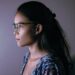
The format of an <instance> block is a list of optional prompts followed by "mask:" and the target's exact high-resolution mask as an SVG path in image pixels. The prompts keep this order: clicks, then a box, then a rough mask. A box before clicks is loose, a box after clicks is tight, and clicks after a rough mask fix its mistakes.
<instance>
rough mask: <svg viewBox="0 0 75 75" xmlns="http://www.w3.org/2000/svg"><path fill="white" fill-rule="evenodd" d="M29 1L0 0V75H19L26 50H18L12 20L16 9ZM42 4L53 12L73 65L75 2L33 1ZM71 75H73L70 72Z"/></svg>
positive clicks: (69, 0)
mask: <svg viewBox="0 0 75 75" xmlns="http://www.w3.org/2000/svg"><path fill="white" fill-rule="evenodd" d="M27 1H30V0H0V75H20V74H19V71H20V64H21V63H22V59H23V56H24V54H25V52H26V51H27V50H28V49H27V48H18V47H17V44H16V41H15V38H14V35H13V26H12V24H13V20H14V16H15V13H16V9H17V7H18V6H19V5H20V4H21V3H23V2H27ZM34 1H40V2H43V3H44V4H45V5H46V6H47V7H49V8H50V9H51V10H52V11H53V12H55V13H56V16H57V17H56V18H57V20H58V21H59V23H60V25H61V27H62V28H63V29H64V31H65V34H66V38H67V40H68V42H69V44H70V47H71V50H70V55H71V57H72V60H73V63H74V64H75V50H74V49H75V0H34ZM71 75H75V73H74V71H72V74H71Z"/></svg>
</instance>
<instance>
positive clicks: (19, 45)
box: [17, 43, 28, 47]
mask: <svg viewBox="0 0 75 75" xmlns="http://www.w3.org/2000/svg"><path fill="white" fill-rule="evenodd" d="M17 45H18V47H25V46H28V45H27V44H21V43H17Z"/></svg>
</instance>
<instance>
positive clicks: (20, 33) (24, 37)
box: [14, 13, 47, 75]
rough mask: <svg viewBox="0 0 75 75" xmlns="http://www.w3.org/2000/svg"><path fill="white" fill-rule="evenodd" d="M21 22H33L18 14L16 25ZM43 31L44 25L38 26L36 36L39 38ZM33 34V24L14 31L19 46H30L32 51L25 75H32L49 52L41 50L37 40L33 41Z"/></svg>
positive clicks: (15, 20) (15, 19)
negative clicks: (40, 60)
mask: <svg viewBox="0 0 75 75" xmlns="http://www.w3.org/2000/svg"><path fill="white" fill-rule="evenodd" d="M21 22H24V23H30V22H31V21H30V20H29V19H28V18H27V17H26V16H24V15H22V14H21V13H17V14H16V16H15V18H14V23H15V24H18V23H21ZM42 29H43V27H42V25H41V24H37V26H36V28H35V34H34V35H35V36H37V35H38V34H39V33H40V32H42ZM31 33H32V31H31V24H27V25H23V26H22V27H21V28H20V29H19V30H17V31H14V35H15V39H16V42H17V45H18V46H19V47H24V46H28V48H29V51H30V57H29V60H28V63H27V65H26V66H27V67H26V68H25V69H26V71H24V74H23V75H25V74H26V75H30V73H31V72H32V70H33V69H34V68H35V66H36V64H37V63H38V61H39V58H41V57H43V56H45V55H46V54H47V52H45V50H41V49H40V48H39V46H38V43H37V40H36V41H34V40H33V39H32V36H31ZM36 59H37V60H36ZM31 60H34V61H31ZM29 64H31V65H29ZM28 73H29V74H28Z"/></svg>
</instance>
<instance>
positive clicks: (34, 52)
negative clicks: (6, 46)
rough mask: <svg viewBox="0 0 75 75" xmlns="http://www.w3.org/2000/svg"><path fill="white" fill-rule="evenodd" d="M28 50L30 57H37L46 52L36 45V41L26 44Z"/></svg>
mask: <svg viewBox="0 0 75 75" xmlns="http://www.w3.org/2000/svg"><path fill="white" fill-rule="evenodd" d="M28 48H29V52H30V58H38V57H42V56H44V55H46V54H47V52H46V51H45V50H42V49H40V48H39V47H38V44H37V43H34V44H32V45H30V46H28Z"/></svg>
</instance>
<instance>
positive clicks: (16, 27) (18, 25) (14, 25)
mask: <svg viewBox="0 0 75 75" xmlns="http://www.w3.org/2000/svg"><path fill="white" fill-rule="evenodd" d="M28 24H33V23H24V22H20V23H17V24H15V23H14V24H13V28H14V30H15V31H17V30H20V28H24V26H26V25H28Z"/></svg>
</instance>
